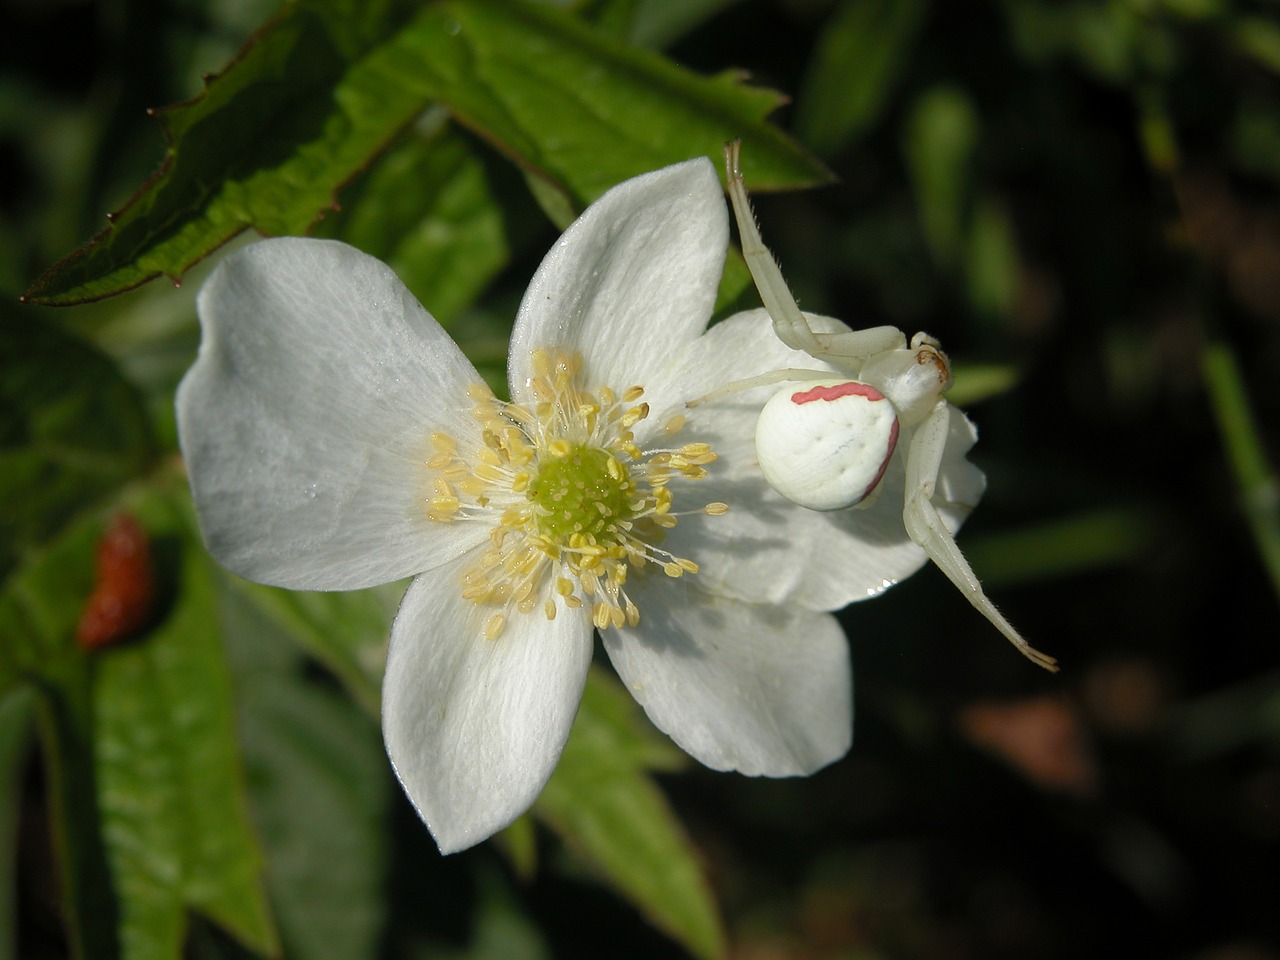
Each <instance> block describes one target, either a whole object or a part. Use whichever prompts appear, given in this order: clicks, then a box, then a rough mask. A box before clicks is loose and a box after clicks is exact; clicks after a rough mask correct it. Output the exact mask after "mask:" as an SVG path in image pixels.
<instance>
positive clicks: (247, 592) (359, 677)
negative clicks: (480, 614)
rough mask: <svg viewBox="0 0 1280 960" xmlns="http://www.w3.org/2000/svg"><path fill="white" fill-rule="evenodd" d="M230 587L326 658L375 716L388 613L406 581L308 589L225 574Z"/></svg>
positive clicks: (308, 649) (327, 664)
mask: <svg viewBox="0 0 1280 960" xmlns="http://www.w3.org/2000/svg"><path fill="white" fill-rule="evenodd" d="M228 590H229V592H231V593H232V594H236V595H238V596H239V597H241V598H243V600H245V601H247V602H248V603H250V604H252V605H253V606H254V607H255V608H256V609H257V610H258V613H259V616H265V617H267V618H268V619H269V620H270V621H271V622H272V623H273V624H274V625H275V627H276V628H277V629H279V630H282V631H284V632H285V634H286V635H287V636H288V637H289V638H290V639H291V640H292V641H293V642H294V643H295V644H297V646H298V647H299V649H301V650H304V651H306V652H307V653H308V654H310V655H311V656H313V657H315V658H316V659H317V660H318V661H319V662H320V663H322V664H324V666H325V667H327V668H328V669H329V670H330V671H331V672H332V673H333V674H334V676H336V677H337V678H338V679H339V680H340V681H341V682H342V684H343V686H345V687H346V688H347V690H348V692H350V694H351V696H352V697H353V698H354V699H355V700H356V702H357V703H359V704H360V705H361V706H362V707H364V708H365V710H366V711H367V712H368V713H369V715H370V716H375V717H376V716H377V715H378V709H379V706H378V705H379V702H380V697H381V693H380V691H381V688H382V667H383V664H384V662H385V661H386V656H387V638H388V637H389V636H390V634H391V619H392V617H393V616H394V615H395V611H396V607H397V606H398V605H399V602H400V595H401V594H402V593H403V592H404V584H388V585H387V586H385V587H377V588H374V589H372V590H351V591H342V592H336V593H307V592H305V591H301V590H281V589H278V588H276V587H264V586H259V585H258V584H256V583H250V582H249V581H247V580H241V579H240V578H238V577H236V578H230V579H229V586H228Z"/></svg>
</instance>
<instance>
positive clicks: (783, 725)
mask: <svg viewBox="0 0 1280 960" xmlns="http://www.w3.org/2000/svg"><path fill="white" fill-rule="evenodd" d="M629 592H630V593H631V595H632V597H633V599H635V601H636V603H637V604H638V605H639V606H640V617H641V620H640V626H639V627H637V628H634V629H631V628H626V629H623V630H606V631H604V632H603V637H604V644H605V649H606V650H608V652H609V658H610V660H612V661H613V665H614V667H615V668H616V669H617V671H618V674H619V676H621V677H622V680H623V682H624V683H625V684H626V686H627V688H628V689H629V690H630V691H631V693H632V695H633V696H634V697H635V698H636V700H638V701H639V702H640V704H641V705H642V706H643V707H644V709H645V711H646V712H647V713H648V714H649V718H650V719H651V720H653V722H654V724H656V725H657V726H658V728H659V729H661V730H663V731H665V732H666V733H667V734H668V735H669V736H670V737H671V738H672V739H673V740H674V741H675V742H676V743H678V744H679V745H680V746H681V747H682V748H683V749H684V750H685V751H686V752H688V753H689V754H690V755H691V756H693V757H695V758H696V759H697V760H699V761H701V762H702V763H704V764H706V765H707V766H708V767H711V768H713V769H716V770H737V771H739V772H741V773H745V774H749V775H753V776H759V775H763V776H769V777H785V776H797V775H802V774H807V773H812V772H813V771H815V770H817V769H819V768H821V767H824V766H826V765H827V764H829V763H831V762H832V761H834V760H837V759H839V758H840V757H842V756H844V754H845V753H846V752H847V751H848V749H849V744H850V743H851V742H852V738H853V693H852V676H851V673H850V666H849V648H848V643H847V642H846V641H845V638H844V634H843V633H842V632H841V631H840V627H839V625H838V624H837V623H836V620H835V618H834V617H832V616H830V615H829V614H823V613H810V612H807V611H804V610H800V609H798V608H796V607H773V606H758V605H752V604H745V603H738V602H736V601H732V600H726V599H723V598H714V597H711V596H709V595H706V594H704V593H703V592H702V591H700V590H698V589H697V588H696V587H695V586H694V585H692V584H691V583H690V582H688V581H684V580H680V581H672V580H670V579H668V578H659V577H658V576H654V575H651V576H647V577H644V578H643V579H641V580H638V581H637V583H636V585H635V588H634V589H631V588H630V587H629Z"/></svg>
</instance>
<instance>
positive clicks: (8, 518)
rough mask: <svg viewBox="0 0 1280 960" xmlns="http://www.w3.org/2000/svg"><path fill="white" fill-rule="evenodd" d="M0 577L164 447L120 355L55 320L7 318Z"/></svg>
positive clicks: (1, 406)
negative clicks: (157, 446) (155, 440)
mask: <svg viewBox="0 0 1280 960" xmlns="http://www.w3.org/2000/svg"><path fill="white" fill-rule="evenodd" d="M0 357H3V358H4V362H3V364H0V502H3V503H4V504H5V508H4V510H3V511H0V582H3V580H4V578H5V577H6V576H7V575H8V573H9V572H10V571H12V570H13V568H14V566H15V564H17V563H18V561H19V559H20V558H21V557H22V555H23V554H25V553H27V552H28V551H31V550H33V549H34V548H35V547H37V546H38V545H40V544H42V543H44V542H46V541H47V540H49V539H50V538H51V537H53V536H54V535H55V534H56V533H57V532H58V531H59V530H61V529H62V527H63V526H64V525H65V524H67V523H68V522H70V521H71V520H72V519H73V518H74V517H75V516H76V515H77V514H78V513H79V512H80V511H82V510H84V509H85V508H86V507H87V506H92V505H93V504H94V503H97V502H101V501H102V500H103V499H104V498H105V497H106V496H107V495H109V494H111V493H112V492H114V491H115V490H116V489H118V488H119V486H120V485H121V484H123V483H124V482H125V481H127V480H130V479H132V478H133V477H135V476H137V475H138V474H139V473H141V472H142V471H143V470H144V469H145V468H146V467H147V466H148V465H149V464H150V462H151V460H152V458H153V456H154V454H155V450H154V447H153V444H152V439H151V432H150V428H149V426H148V422H147V418H146V412H145V409H144V407H143V403H142V400H141V398H140V397H139V396H138V394H137V392H136V391H135V390H134V389H133V387H132V386H131V385H130V384H129V383H128V382H127V381H126V380H125V379H124V378H123V377H122V376H121V374H120V372H119V370H118V369H117V368H116V366H115V364H114V363H113V362H112V361H111V360H110V359H108V358H107V357H106V356H104V355H103V354H101V353H99V352H97V351H96V350H94V349H93V348H92V347H90V346H89V345H88V344H86V343H85V342H84V341H82V340H79V339H77V338H75V337H73V336H71V335H69V334H67V333H64V332H62V331H61V330H59V329H58V328H56V327H54V326H52V325H46V324H41V323H28V324H23V325H19V324H16V323H12V322H9V321H8V320H7V319H6V320H5V321H4V322H0Z"/></svg>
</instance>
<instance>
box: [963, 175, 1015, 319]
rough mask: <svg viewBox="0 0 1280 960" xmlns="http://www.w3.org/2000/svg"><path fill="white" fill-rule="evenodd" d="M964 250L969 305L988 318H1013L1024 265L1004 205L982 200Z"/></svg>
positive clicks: (971, 224) (977, 205)
mask: <svg viewBox="0 0 1280 960" xmlns="http://www.w3.org/2000/svg"><path fill="white" fill-rule="evenodd" d="M964 248H965V249H964V257H965V279H966V281H967V283H966V286H967V288H968V290H967V292H968V295H969V303H970V304H971V305H972V306H973V308H974V310H976V311H977V312H979V313H981V314H985V315H987V316H994V317H1007V316H1009V315H1010V314H1011V313H1013V310H1014V307H1015V306H1016V304H1017V298H1018V294H1019V292H1020V285H1021V282H1022V264H1021V261H1020V258H1019V256H1018V241H1017V237H1015V236H1014V230H1013V223H1012V220H1011V218H1010V216H1009V214H1008V212H1007V211H1006V210H1005V209H1004V206H1003V205H1002V204H1000V203H999V202H998V201H996V200H992V199H989V198H983V199H981V200H979V201H978V203H977V204H976V210H975V211H974V214H973V219H972V222H971V223H970V225H969V235H968V238H967V240H966V242H965V244H964Z"/></svg>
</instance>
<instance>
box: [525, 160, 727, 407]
mask: <svg viewBox="0 0 1280 960" xmlns="http://www.w3.org/2000/svg"><path fill="white" fill-rule="evenodd" d="M728 243H729V219H728V213H727V209H726V206H725V200H724V194H723V192H722V191H721V189H720V181H719V180H718V179H717V177H716V173H715V168H714V167H713V166H712V165H711V162H710V161H709V160H707V159H706V158H705V157H702V158H699V159H697V160H689V161H687V162H685V163H678V164H676V165H675V166H671V167H666V168H665V169H662V170H657V171H655V172H653V173H647V174H644V175H643V176H639V177H635V178H634V179H631V180H627V181H625V182H623V183H621V184H619V185H618V186H616V187H614V188H613V189H612V190H610V191H608V192H607V193H605V194H604V196H602V197H601V198H600V199H599V200H597V201H596V202H595V203H593V204H592V205H591V206H589V207H588V208H587V209H586V210H585V211H584V212H583V214H582V216H580V217H579V218H578V219H577V220H576V221H574V223H573V224H571V225H570V227H569V229H568V230H566V231H565V233H564V235H563V236H562V237H561V238H560V240H559V242H558V243H556V245H555V246H554V247H552V248H551V251H550V252H549V253H548V254H547V256H546V258H545V259H544V260H543V261H542V265H541V266H540V267H539V268H538V271H537V273H536V274H535V275H534V278H533V282H532V283H530V285H529V289H528V291H527V292H526V293H525V296H524V300H523V301H522V302H521V304H520V312H519V314H518V316H517V318H516V324H515V330H514V331H513V333H512V337H511V366H510V369H509V371H508V375H509V378H510V383H511V396H512V399H514V400H517V401H521V402H527V401H528V400H529V399H530V397H529V396H528V390H527V383H528V380H529V376H530V358H531V355H532V351H533V350H535V349H539V348H542V349H548V350H549V349H553V348H557V347H559V348H563V349H566V350H578V351H581V352H582V354H583V356H584V358H585V359H586V376H585V379H586V381H587V382H589V383H590V385H591V386H593V387H594V386H596V385H600V384H603V385H606V386H609V387H611V388H613V389H614V390H617V391H622V390H625V389H626V388H627V387H629V386H632V385H633V384H637V383H639V384H643V383H645V381H646V379H648V378H649V377H650V376H651V375H652V374H653V373H654V372H655V371H657V370H660V369H661V368H663V367H664V366H666V365H667V364H668V363H669V362H670V361H671V358H672V356H673V353H674V351H675V350H677V349H678V348H679V347H680V346H681V345H683V344H685V343H688V342H690V341H692V340H693V339H695V338H696V337H697V336H698V335H699V334H700V333H702V331H703V329H704V328H705V327H706V325H707V320H708V319H709V318H710V316H711V310H712V308H713V307H714V306H715V298H716V289H717V287H718V286H719V283H720V273H721V270H722V268H723V266H724V256H725V251H726V249H727V248H728Z"/></svg>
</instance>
